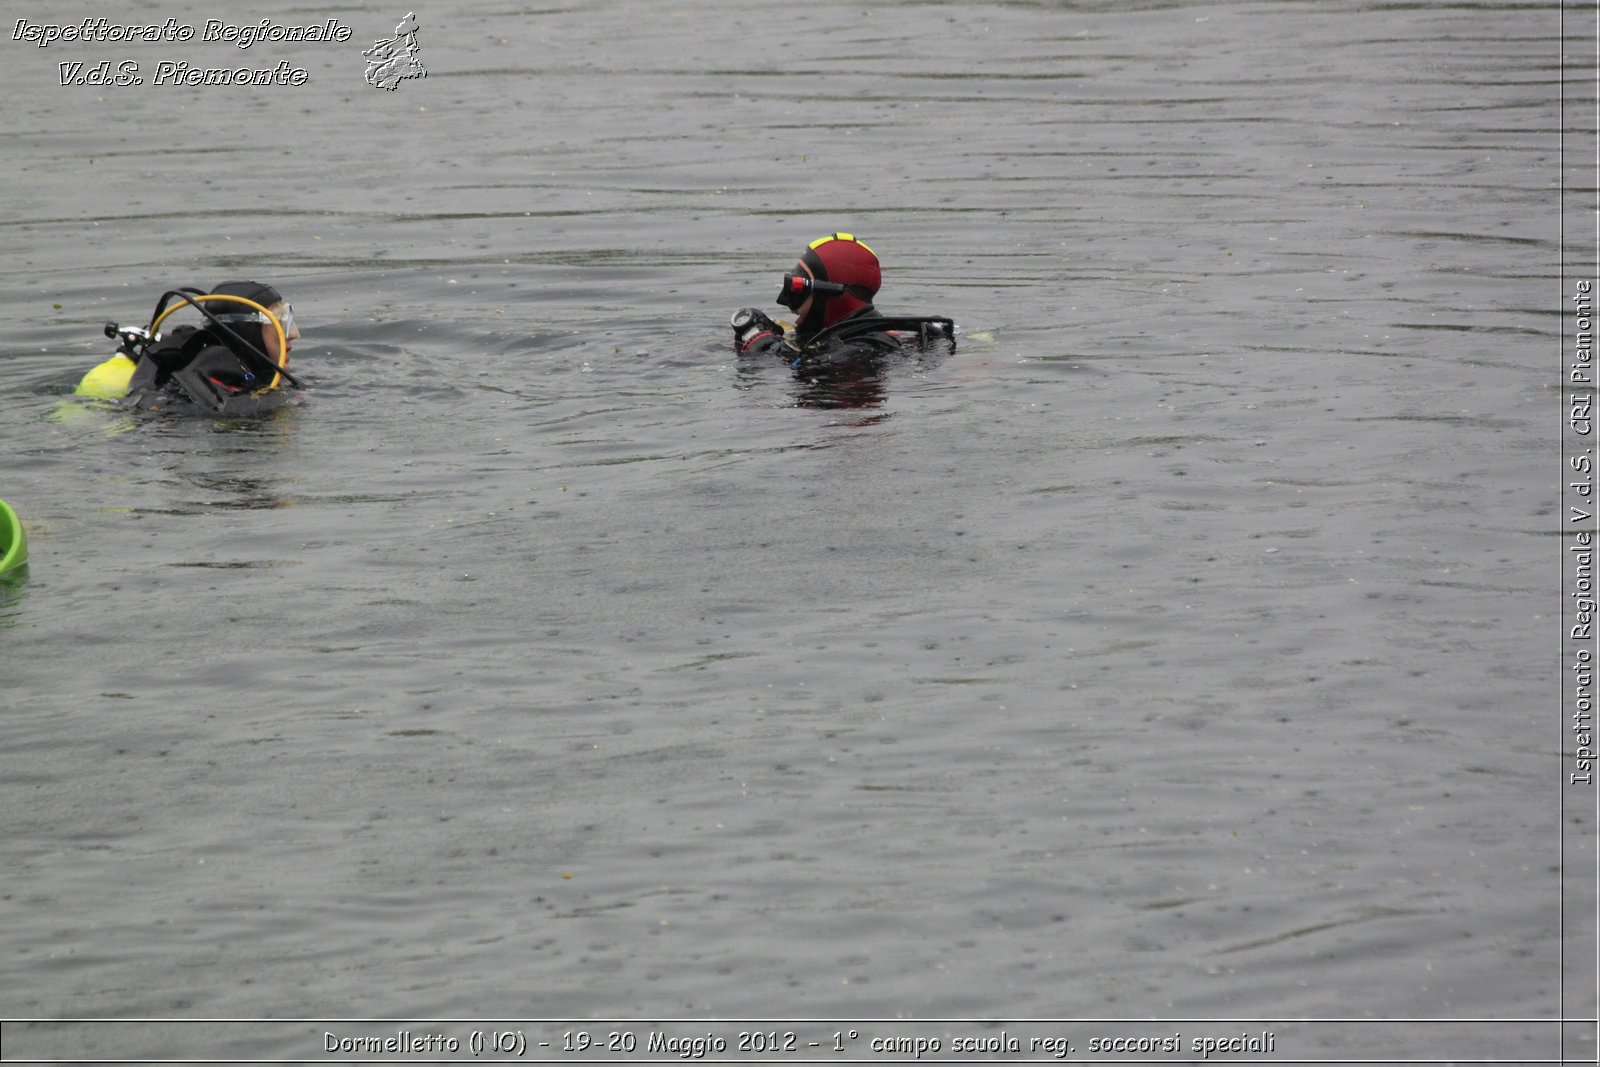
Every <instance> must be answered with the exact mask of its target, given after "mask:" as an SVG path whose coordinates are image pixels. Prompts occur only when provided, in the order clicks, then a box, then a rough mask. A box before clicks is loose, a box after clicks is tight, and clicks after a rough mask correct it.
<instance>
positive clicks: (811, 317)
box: [778, 233, 883, 341]
mask: <svg viewBox="0 0 1600 1067" xmlns="http://www.w3.org/2000/svg"><path fill="white" fill-rule="evenodd" d="M882 283H883V273H882V271H881V270H880V269H879V267H878V257H877V256H876V255H874V254H873V252H872V249H870V248H868V247H867V246H866V245H865V244H862V243H861V242H860V241H858V240H856V239H855V237H854V236H853V235H851V234H848V233H830V234H829V235H828V236H826V237H819V238H818V239H817V240H815V241H812V242H811V244H810V245H809V246H807V248H806V250H805V251H804V252H803V253H801V255H800V262H799V263H797V264H795V270H794V272H793V273H790V274H786V275H784V277H783V287H782V288H781V289H780V290H779V291H778V303H779V304H782V305H783V306H784V307H786V308H788V309H789V310H791V311H793V312H794V313H795V333H796V335H797V336H798V337H799V338H800V340H801V341H806V340H808V339H810V338H811V337H813V336H815V335H816V334H817V332H818V331H820V330H822V329H823V328H824V327H828V326H832V325H833V324H834V323H836V322H838V321H839V320H840V319H842V318H844V317H845V316H846V315H850V314H853V313H854V312H857V311H859V310H861V309H862V308H864V307H868V306H870V305H871V303H872V298H873V297H874V296H876V295H877V292H878V286H879V285H881V284H882Z"/></svg>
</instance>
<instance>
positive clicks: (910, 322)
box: [732, 233, 956, 374]
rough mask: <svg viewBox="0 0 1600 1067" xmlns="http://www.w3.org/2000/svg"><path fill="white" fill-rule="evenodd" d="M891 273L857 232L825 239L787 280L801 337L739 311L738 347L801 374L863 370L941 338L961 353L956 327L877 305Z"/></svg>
mask: <svg viewBox="0 0 1600 1067" xmlns="http://www.w3.org/2000/svg"><path fill="white" fill-rule="evenodd" d="M882 281H883V273H882V270H881V269H880V268H879V266H878V257H877V255H876V254H875V253H874V252H873V251H872V249H871V248H868V247H867V245H866V244H865V243H864V242H862V241H859V240H857V239H856V237H855V236H854V235H853V234H848V233H830V234H829V235H828V236H826V237H819V238H818V239H817V240H815V241H812V242H811V244H810V245H808V246H807V247H806V250H805V251H804V252H802V253H801V254H800V261H799V262H798V263H797V264H795V269H794V270H793V271H791V272H789V273H788V274H785V275H784V276H783V282H782V284H781V287H780V288H779V290H778V303H779V304H781V305H782V306H783V307H786V308H788V309H789V310H791V311H793V312H794V313H795V326H794V339H793V340H792V341H791V340H789V339H787V338H786V337H785V336H784V329H783V327H782V326H780V325H779V324H778V323H776V322H774V321H773V320H772V319H771V318H769V317H768V316H767V315H765V314H764V313H762V312H760V311H757V310H756V309H755V308H740V309H739V310H738V311H736V312H734V315H733V319H732V325H733V348H734V351H736V352H738V353H739V354H740V355H746V354H756V355H766V354H769V353H770V354H774V355H777V356H779V357H780V358H781V359H783V361H784V362H785V363H788V364H789V365H790V366H791V367H794V368H795V369H796V370H798V371H802V372H805V373H813V374H814V373H818V372H826V371H828V370H830V369H832V370H842V371H845V372H847V373H849V372H851V371H852V369H855V370H859V369H860V368H861V367H862V365H863V364H870V363H871V362H872V361H873V360H875V359H876V358H877V357H880V356H883V355H885V354H888V353H891V352H898V351H902V350H904V349H905V348H907V347H914V348H918V347H923V346H926V345H927V344H928V343H929V342H931V341H933V340H934V339H936V338H942V339H944V340H945V341H946V342H948V344H949V346H950V350H951V351H954V349H955V343H956V335H955V323H953V322H951V321H950V320H949V319H946V318H939V317H936V316H899V315H897V316H886V315H883V314H881V313H880V312H879V311H878V309H877V308H875V307H873V305H872V298H873V297H874V296H876V295H877V294H878V287H879V285H881V284H882Z"/></svg>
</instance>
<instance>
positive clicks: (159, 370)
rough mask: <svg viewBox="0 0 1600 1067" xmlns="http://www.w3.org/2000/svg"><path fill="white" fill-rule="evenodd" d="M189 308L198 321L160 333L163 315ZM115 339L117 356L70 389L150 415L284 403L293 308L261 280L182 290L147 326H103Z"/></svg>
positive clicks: (295, 334)
mask: <svg viewBox="0 0 1600 1067" xmlns="http://www.w3.org/2000/svg"><path fill="white" fill-rule="evenodd" d="M184 307H192V308H194V309H195V310H196V311H198V312H199V313H200V316H201V318H202V319H203V320H204V321H203V322H202V323H201V324H200V325H199V326H191V325H183V326H179V327H177V328H176V329H174V330H172V331H171V332H170V333H166V334H163V333H159V332H157V331H159V330H160V328H161V324H162V323H163V322H164V321H165V320H166V319H167V317H168V316H170V315H172V314H173V313H174V312H176V311H178V310H180V309H181V308H184ZM105 332H106V336H107V337H109V338H111V339H113V340H120V341H121V344H119V345H118V346H117V351H116V354H114V355H113V356H112V357H111V358H110V359H108V360H106V361H105V362H104V363H102V364H100V365H99V366H98V367H95V368H94V369H93V370H91V371H90V372H89V373H88V374H86V375H84V376H83V380H82V381H80V382H79V383H78V388H77V389H76V390H75V391H76V393H77V395H79V396H89V397H96V398H100V399H105V400H111V399H119V398H123V397H126V398H127V399H128V400H130V401H131V402H132V403H133V405H134V406H135V407H138V408H141V409H146V410H150V411H168V410H171V411H198V412H203V413H208V414H218V415H237V414H251V413H254V412H260V411H270V410H272V409H274V408H277V407H280V406H282V404H283V403H284V402H285V398H286V394H285V392H284V390H283V388H282V386H283V384H284V383H288V384H289V385H290V386H293V387H294V388H296V389H298V388H301V382H300V380H299V379H298V378H296V377H295V376H294V375H293V374H291V373H290V372H289V349H290V346H291V342H293V341H295V340H296V339H298V338H299V336H300V331H299V329H298V328H296V326H295V321H294V309H293V308H292V307H290V306H289V304H287V303H286V302H284V299H283V297H282V296H280V295H279V294H278V291H277V290H276V289H274V288H273V287H272V286H270V285H264V284H262V283H260V282H248V281H245V282H224V283H223V284H221V285H219V286H217V287H216V288H215V289H213V290H211V292H209V293H207V292H205V291H204V290H203V289H191V288H180V289H172V290H169V291H167V292H165V293H162V294H161V299H160V300H159V301H157V302H156V308H155V311H154V312H153V313H152V314H151V316H150V325H149V326H148V327H138V326H118V325H117V324H116V323H114V322H108V323H106V327H105Z"/></svg>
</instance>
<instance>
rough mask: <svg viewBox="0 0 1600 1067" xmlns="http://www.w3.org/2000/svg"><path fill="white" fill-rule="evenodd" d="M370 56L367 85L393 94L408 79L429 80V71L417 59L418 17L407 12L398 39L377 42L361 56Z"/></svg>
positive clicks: (397, 31)
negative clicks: (427, 78)
mask: <svg viewBox="0 0 1600 1067" xmlns="http://www.w3.org/2000/svg"><path fill="white" fill-rule="evenodd" d="M361 54H362V55H364V56H366V57H367V84H368V85H370V86H372V87H373V88H374V89H387V90H389V91H390V92H391V93H392V92H394V91H395V89H396V87H398V86H399V84H400V83H401V82H403V81H405V80H406V79H407V78H426V77H427V76H428V71H427V69H426V68H424V67H423V65H422V63H421V61H419V60H418V59H417V16H416V13H415V12H412V11H408V12H406V17H405V18H403V19H401V20H400V25H398V26H396V27H395V28H394V36H393V37H392V38H390V39H389V40H387V41H375V42H374V43H373V45H372V47H371V48H369V49H367V50H366V51H365V52H362V53H361Z"/></svg>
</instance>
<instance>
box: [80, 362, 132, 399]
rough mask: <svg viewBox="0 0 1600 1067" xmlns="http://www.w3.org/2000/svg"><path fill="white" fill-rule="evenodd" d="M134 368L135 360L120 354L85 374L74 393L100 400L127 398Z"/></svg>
mask: <svg viewBox="0 0 1600 1067" xmlns="http://www.w3.org/2000/svg"><path fill="white" fill-rule="evenodd" d="M133 368H134V362H133V360H131V359H129V358H128V357H127V356H125V355H123V354H122V353H121V352H118V353H117V354H116V355H114V356H112V357H111V358H110V359H108V360H106V361H105V362H104V363H102V364H100V365H99V366H98V367H96V368H94V369H93V370H91V371H90V372H89V373H88V374H85V375H84V376H83V380H82V381H80V382H79V383H78V388H76V389H74V390H73V392H74V393H76V394H77V395H78V396H88V397H94V398H95V399H98V400H116V399H118V398H119V397H124V396H127V395H128V380H129V379H130V378H132V377H133Z"/></svg>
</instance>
